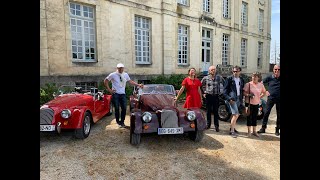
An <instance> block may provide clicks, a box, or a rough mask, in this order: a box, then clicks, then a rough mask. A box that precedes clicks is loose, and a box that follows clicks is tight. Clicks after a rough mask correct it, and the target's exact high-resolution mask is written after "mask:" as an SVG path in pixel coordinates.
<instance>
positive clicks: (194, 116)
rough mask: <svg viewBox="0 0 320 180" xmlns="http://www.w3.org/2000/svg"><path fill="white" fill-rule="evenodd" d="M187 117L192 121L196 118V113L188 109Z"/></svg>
mask: <svg viewBox="0 0 320 180" xmlns="http://www.w3.org/2000/svg"><path fill="white" fill-rule="evenodd" d="M187 118H188V120H189V121H194V120H195V119H196V113H195V112H194V111H188V112H187Z"/></svg>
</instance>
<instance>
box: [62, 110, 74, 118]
mask: <svg viewBox="0 0 320 180" xmlns="http://www.w3.org/2000/svg"><path fill="white" fill-rule="evenodd" d="M60 115H61V117H62V118H64V119H68V118H69V117H70V116H71V111H70V110H69V109H64V110H62V112H61V114H60Z"/></svg>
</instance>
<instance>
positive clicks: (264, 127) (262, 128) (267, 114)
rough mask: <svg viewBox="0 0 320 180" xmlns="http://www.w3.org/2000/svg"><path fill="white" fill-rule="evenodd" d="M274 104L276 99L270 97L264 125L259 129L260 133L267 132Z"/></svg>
mask: <svg viewBox="0 0 320 180" xmlns="http://www.w3.org/2000/svg"><path fill="white" fill-rule="evenodd" d="M273 106H274V101H273V100H271V99H269V98H268V100H267V107H266V113H265V114H264V116H263V120H262V127H261V129H260V130H259V131H258V133H265V129H267V124H268V119H269V115H270V112H271V109H272V107H273Z"/></svg>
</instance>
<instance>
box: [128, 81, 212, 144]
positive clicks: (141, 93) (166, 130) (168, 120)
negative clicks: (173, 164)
mask: <svg viewBox="0 0 320 180" xmlns="http://www.w3.org/2000/svg"><path fill="white" fill-rule="evenodd" d="M175 95H176V91H175V89H174V87H173V86H172V85H168V84H146V85H144V86H143V89H135V90H134V92H133V95H132V96H130V110H131V115H130V143H131V144H133V145H137V144H139V143H140V140H141V134H144V133H158V135H166V134H183V133H188V135H189V137H190V138H191V139H192V140H194V141H201V139H202V138H203V131H204V130H205V128H206V124H207V121H206V119H205V116H204V114H203V113H202V112H201V111H200V108H190V109H183V110H179V109H178V108H177V106H176V103H175V102H174V99H173V98H174V97H175Z"/></svg>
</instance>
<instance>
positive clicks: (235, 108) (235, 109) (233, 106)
mask: <svg viewBox="0 0 320 180" xmlns="http://www.w3.org/2000/svg"><path fill="white" fill-rule="evenodd" d="M226 103H228V105H229V107H230V110H231V114H233V115H236V114H240V113H239V109H238V107H240V105H241V103H240V97H239V96H237V98H236V102H235V103H233V104H230V102H229V101H226Z"/></svg>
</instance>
